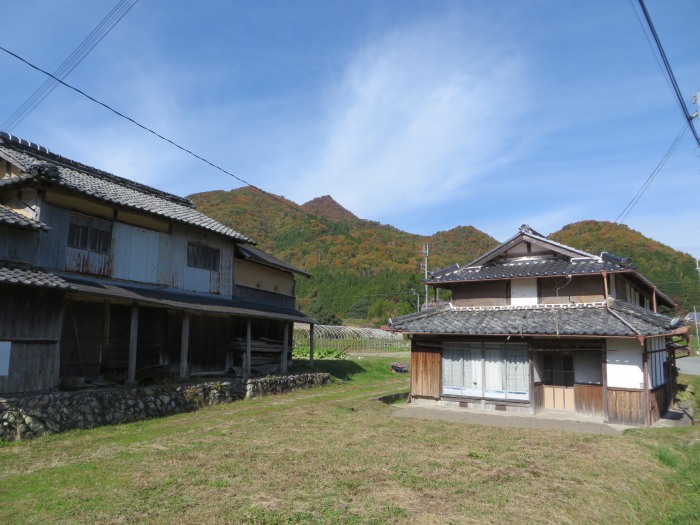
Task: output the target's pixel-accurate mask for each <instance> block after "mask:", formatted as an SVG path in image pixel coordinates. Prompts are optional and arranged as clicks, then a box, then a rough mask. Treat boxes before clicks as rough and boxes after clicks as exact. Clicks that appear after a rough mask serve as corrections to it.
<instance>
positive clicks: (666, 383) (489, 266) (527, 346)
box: [389, 226, 688, 425]
mask: <svg viewBox="0 0 700 525" xmlns="http://www.w3.org/2000/svg"><path fill="white" fill-rule="evenodd" d="M427 283H428V284H429V285H432V286H434V287H437V288H443V289H447V290H450V291H451V292H452V298H453V299H452V303H451V304H449V305H447V306H444V307H441V308H435V309H430V310H426V311H423V312H420V313H416V314H411V315H407V316H403V317H400V318H398V319H393V320H391V323H390V327H389V329H390V330H393V331H397V332H402V333H405V334H410V336H411V339H412V346H411V355H412V357H411V369H412V370H411V373H412V382H411V399H412V402H414V403H419V404H423V405H442V406H454V407H465V408H486V409H489V408H490V409H495V410H506V411H519V412H526V413H528V412H529V413H532V414H534V413H539V412H542V411H569V412H575V413H578V414H586V415H596V416H601V417H602V418H603V420H604V421H606V422H610V423H620V424H629V425H650V424H652V423H653V422H654V421H656V420H657V419H659V418H660V417H661V416H662V415H663V414H664V413H665V412H666V410H667V409H668V407H669V406H670V403H671V402H672V399H673V396H672V389H673V379H674V375H673V368H674V353H673V352H674V348H676V347H677V346H676V345H673V344H671V338H673V337H676V336H680V337H682V338H686V337H687V332H688V328H687V326H686V324H685V323H684V322H683V320H681V319H675V318H672V317H669V316H667V315H663V314H661V313H658V312H657V310H658V309H659V308H661V307H665V308H667V309H673V308H674V307H675V306H676V305H675V304H674V302H673V301H672V300H671V299H670V298H669V297H667V296H666V295H664V294H663V293H661V292H660V291H659V290H658V289H657V288H656V287H655V286H654V285H653V284H652V283H651V282H649V281H648V280H647V279H646V278H644V276H642V275H641V274H640V273H639V272H638V271H637V270H636V269H635V268H634V266H633V265H632V264H631V263H630V261H629V260H627V259H623V258H620V257H615V256H614V255H610V254H606V253H603V254H601V256H596V255H592V254H590V253H586V252H584V251H581V250H578V249H575V248H571V247H569V246H565V245H563V244H559V243H556V242H554V241H551V240H549V239H547V238H545V237H543V236H542V235H540V234H538V233H537V232H535V231H533V230H532V229H530V228H529V227H527V226H523V227H522V228H521V229H520V231H519V232H518V233H517V234H516V235H515V236H513V237H512V238H510V239H508V240H507V241H506V242H504V243H503V244H501V245H500V246H498V247H496V248H494V249H493V250H491V251H489V252H488V253H486V254H484V255H483V256H481V257H479V258H478V259H476V260H475V261H473V262H472V263H470V264H469V265H467V266H465V267H462V268H459V267H458V266H456V265H455V266H452V267H450V268H446V269H445V270H442V271H436V272H433V273H432V274H431V275H430V276H429V277H428V279H427Z"/></svg>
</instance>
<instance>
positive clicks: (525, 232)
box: [467, 224, 598, 267]
mask: <svg viewBox="0 0 700 525" xmlns="http://www.w3.org/2000/svg"><path fill="white" fill-rule="evenodd" d="M523 242H529V243H531V244H534V245H536V246H538V247H541V248H545V249H547V250H551V251H553V252H555V253H558V254H560V255H563V256H566V257H570V258H584V259H597V258H598V257H597V256H595V255H593V254H591V253H588V252H584V251H583V250H577V249H576V248H572V247H571V246H566V245H565V244H560V243H558V242H554V241H552V240H550V239H547V238H546V237H544V236H543V235H542V234H540V233H537V232H536V231H535V230H533V229H532V228H530V227H529V226H528V225H527V224H523V225H522V226H521V227H520V230H519V231H518V233H516V234H515V235H513V237H511V238H510V239H508V240H507V241H506V242H504V243H503V244H501V245H500V246H496V247H495V248H494V249H493V250H491V251H489V252H486V253H485V254H484V255H482V256H481V257H479V258H478V259H476V260H474V261H472V262H471V263H469V264H468V265H467V266H468V267H473V266H484V265H485V264H487V263H489V262H491V261H493V260H495V259H496V258H498V257H500V256H502V255H503V254H504V253H506V252H507V251H508V250H510V249H512V248H514V247H515V246H517V245H518V244H521V243H523Z"/></svg>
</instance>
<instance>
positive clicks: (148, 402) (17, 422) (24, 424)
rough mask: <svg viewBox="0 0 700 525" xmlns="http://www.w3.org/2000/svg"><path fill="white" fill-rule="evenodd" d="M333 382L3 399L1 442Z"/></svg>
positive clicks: (285, 379)
mask: <svg viewBox="0 0 700 525" xmlns="http://www.w3.org/2000/svg"><path fill="white" fill-rule="evenodd" d="M332 381H333V377H332V376H331V375H330V374H300V375H295V376H270V377H264V378H257V379H249V380H247V381H243V380H241V379H234V380H231V379H226V380H222V381H209V382H199V383H189V384H177V385H153V386H145V387H135V388H102V389H88V390H80V391H71V392H61V391H58V392H46V393H37V394H32V395H21V396H12V397H0V440H2V441H13V440H17V439H30V438H35V437H38V436H41V435H44V434H55V433H59V432H65V431H67V430H73V429H79V428H94V427H99V426H102V425H116V424H120V423H130V422H133V421H142V420H145V419H152V418H156V417H163V416H170V415H173V414H180V413H184V412H192V411H194V410H197V409H198V408H200V407H202V406H206V405H215V404H219V403H230V402H232V401H236V400H239V399H243V398H244V397H258V396H263V395H270V394H278V393H282V392H288V391H291V390H296V389H300V388H311V387H313V386H319V385H325V384H328V383H330V382H332Z"/></svg>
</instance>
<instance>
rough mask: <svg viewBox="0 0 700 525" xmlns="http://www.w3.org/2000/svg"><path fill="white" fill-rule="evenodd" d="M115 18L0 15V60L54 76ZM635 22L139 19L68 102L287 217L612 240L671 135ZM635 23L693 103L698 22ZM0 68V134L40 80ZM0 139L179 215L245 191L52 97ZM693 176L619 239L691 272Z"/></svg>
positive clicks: (89, 64) (38, 7)
mask: <svg viewBox="0 0 700 525" xmlns="http://www.w3.org/2000/svg"><path fill="white" fill-rule="evenodd" d="M115 3H116V0H109V1H107V0H104V1H97V2H95V1H87V0H62V1H61V2H55V1H48V0H47V1H39V0H37V1H33V0H26V1H24V2H6V3H5V4H4V5H3V8H2V13H3V16H2V18H3V31H2V33H1V34H0V45H2V46H3V47H7V48H9V49H10V50H12V51H14V52H16V53H18V54H20V55H22V56H23V57H24V58H26V59H27V60H29V61H31V62H33V63H35V64H36V65H38V66H39V67H42V68H44V69H47V70H50V71H53V70H54V69H55V68H56V67H58V65H60V63H61V62H62V61H63V60H64V59H65V58H66V57H67V56H68V55H69V54H70V53H71V51H72V50H73V49H74V48H75V47H76V46H77V45H78V44H79V43H80V42H81V41H82V39H83V38H84V37H85V36H86V35H87V34H88V33H89V32H90V31H91V30H92V29H93V28H94V27H95V26H96V25H97V24H98V23H99V22H100V20H101V19H102V18H103V17H104V15H105V14H106V13H107V12H108V11H109V10H110V9H111V8H112V7H113V6H114V4H115ZM636 4H637V3H636V1H635V2H630V1H628V0H609V1H591V2H580V1H573V0H556V1H555V0H552V1H537V0H532V1H506V0H503V1H498V2H492V1H474V0H464V1H454V2H453V1H441V0H431V1H417V0H404V1H398V0H393V1H382V0H371V1H361V0H353V1H347V2H326V1H320V0H317V1H305V0H300V1H294V2H289V1H268V0H260V1H255V2H253V1H249V2H240V1H239V2H233V1H223V0H222V1H214V0H200V1H197V2H186V1H182V0H174V1H170V2H165V1H162V0H161V1H155V0H141V1H140V2H139V3H137V4H136V6H135V7H134V8H133V9H132V10H131V11H130V12H129V14H127V16H126V17H125V18H124V19H123V20H122V21H121V22H120V23H119V24H118V25H117V26H116V27H115V28H114V30H113V31H112V32H111V33H110V34H109V35H108V36H107V37H106V38H105V39H104V40H103V41H102V42H101V43H100V44H99V45H98V46H97V47H96V48H95V49H94V50H93V51H92V52H91V54H90V55H89V56H88V57H87V58H86V59H85V60H84V61H83V62H82V63H81V64H80V65H79V66H78V67H77V68H76V69H75V70H74V71H73V72H72V73H71V74H70V75H69V76H68V77H67V78H66V81H67V82H69V83H71V84H73V85H75V86H77V87H79V88H80V89H82V90H84V91H86V92H87V93H89V94H90V95H92V96H94V97H95V98H97V99H99V100H101V101H103V102H105V103H107V104H109V105H111V106H113V107H114V108H116V109H118V110H119V111H121V112H123V113H125V114H127V115H129V116H131V117H133V118H135V119H137V120H139V121H140V122H142V123H144V124H145V125H146V126H149V127H151V128H153V129H155V130H157V131H158V132H159V133H162V134H163V135H165V136H167V137H169V138H171V139H172V140H174V141H175V142H178V143H180V144H182V145H183V146H186V147H188V148H190V149H192V150H193V151H195V152H196V153H198V154H199V155H202V156H204V157H206V158H207V159H209V160H211V161H212V162H214V163H217V164H219V165H221V166H223V167H224V168H226V169H227V170H229V171H231V172H233V173H235V174H237V175H239V176H240V177H241V178H243V179H245V180H247V181H249V182H251V183H253V184H255V185H257V186H259V187H262V188H263V189H265V190H267V191H269V192H271V193H275V194H279V195H284V196H285V197H287V198H289V199H292V200H294V201H295V202H298V203H300V204H301V203H303V202H306V201H308V200H310V199H312V198H314V197H318V196H321V195H327V194H328V195H331V196H333V198H335V199H336V200H337V201H338V202H339V203H341V204H342V205H343V206H345V207H346V208H348V209H349V210H350V211H352V212H354V213H355V214H356V215H358V216H359V217H362V218H365V219H371V220H375V221H379V222H382V223H388V224H391V225H393V226H396V227H398V228H400V229H402V230H405V231H409V232H412V233H420V234H432V233H435V232H437V231H440V230H448V229H450V228H453V227H454V226H457V225H473V226H476V227H477V228H479V229H481V230H484V231H485V232H486V233H488V234H490V235H493V236H494V237H496V238H497V239H499V240H505V239H506V238H508V237H510V236H511V235H513V234H514V233H515V232H516V231H517V228H518V227H519V226H520V225H521V224H523V223H527V224H529V225H530V226H532V227H533V228H534V229H536V230H538V231H540V232H542V233H545V234H549V233H551V232H553V231H555V230H558V229H559V228H561V227H562V226H564V225H565V224H568V223H571V222H575V221H579V220H584V219H597V220H615V218H616V217H617V216H618V215H619V214H620V212H622V210H623V208H624V207H625V206H626V205H627V203H628V202H629V200H630V199H632V197H634V195H635V193H636V192H637V190H638V189H639V188H640V187H641V185H642V183H643V182H644V181H645V180H646V178H647V177H648V176H649V175H650V173H651V172H652V170H653V169H654V168H655V167H656V165H657V164H658V162H659V161H660V160H661V159H662V157H663V156H664V154H665V153H666V151H667V150H668V148H669V146H670V145H671V143H672V142H673V141H674V139H675V138H676V136H677V135H678V133H679V132H680V130H681V128H682V126H683V119H682V116H681V112H680V110H679V108H678V104H677V102H676V100H675V99H674V98H673V95H672V92H671V89H670V88H669V86H668V84H667V81H666V79H665V78H664V76H663V74H662V72H661V70H660V67H659V65H658V64H657V62H656V59H655V57H654V55H653V54H652V50H651V48H650V46H649V44H648V42H647V40H646V37H645V34H644V32H643V29H642V26H640V23H639V21H638V20H637V16H636V14H635V10H634V7H636V8H637V9H638V7H637V5H636ZM633 5H634V7H633ZM647 7H648V9H649V11H650V13H651V16H652V18H653V20H654V23H655V25H656V29H657V31H658V33H659V36H660V38H661V40H662V43H663V44H664V47H665V50H666V53H667V56H668V58H669V61H670V63H671V65H672V66H673V68H674V72H675V74H676V78H677V80H678V84H679V86H680V88H681V91H682V93H683V94H684V95H685V96H686V98H687V99H688V101H689V99H690V95H691V94H692V93H694V92H696V91H700V54H699V53H698V51H697V4H696V3H694V2H692V1H691V0H675V1H673V2H668V1H663V0H647ZM0 67H2V70H3V73H4V74H3V79H4V82H3V96H2V97H0V121H2V120H5V118H6V117H7V116H9V115H10V114H11V113H12V112H13V111H14V110H15V109H16V108H17V107H18V106H19V105H20V104H21V103H22V102H23V101H24V100H25V98H26V97H27V96H28V95H29V94H31V93H32V92H33V91H34V89H36V87H38V86H39V84H40V83H41V82H43V80H44V77H43V76H42V75H41V74H39V73H37V72H35V71H33V70H31V69H29V68H28V67H27V66H26V65H24V64H22V63H21V62H19V61H17V60H16V59H15V58H12V57H10V56H8V55H6V54H4V53H1V52H0ZM688 107H689V109H693V110H694V109H696V108H693V107H692V106H691V105H690V104H689V105H688ZM698 127H700V125H698ZM6 131H11V132H13V133H14V134H16V135H19V136H21V137H23V138H26V139H28V140H31V141H34V142H37V143H39V144H41V145H43V146H46V147H48V148H49V149H50V150H52V151H54V152H56V153H59V154H62V155H64V156H67V157H69V158H72V159H74V160H78V161H80V162H83V163H86V164H89V165H93V166H96V167H99V168H102V169H105V170H107V171H110V172H112V173H115V174H117V175H120V176H123V177H128V178H131V179H135V180H138V181H140V182H143V183H146V184H149V185H152V186H156V187H159V188H162V189H165V190H168V191H171V192H173V193H176V194H179V195H188V194H191V193H195V192H200V191H207V190H214V189H224V190H229V189H232V188H235V187H239V186H240V185H241V183H240V182H238V181H236V180H235V179H233V178H231V177H229V176H227V175H224V174H222V173H220V172H218V171H216V170H214V169H213V168H211V167H209V166H207V165H205V164H202V163H201V162H200V161H198V160H196V159H193V158H191V157H189V156H187V155H186V154H184V153H183V152H181V151H180V150H177V149H175V148H173V147H172V146H170V145H168V144H165V143H163V142H161V141H160V140H159V139H157V138H156V137H154V136H152V135H150V134H148V133H146V132H144V131H142V130H140V129H139V128H136V127H134V126H133V125H132V124H129V123H127V122H125V121H123V120H120V119H119V118H117V117H116V116H114V115H113V114H111V113H109V112H107V111H105V110H104V108H101V107H100V106H98V105H96V104H94V103H92V102H89V101H88V100H86V99H84V98H82V97H81V96H79V95H77V94H75V93H73V92H71V91H69V90H67V89H65V88H64V87H61V86H59V87H58V88H57V89H56V90H55V91H54V92H53V93H52V94H51V95H50V96H49V97H48V98H47V99H46V100H45V101H44V102H43V103H42V104H41V105H40V106H39V107H38V108H37V109H35V110H34V111H33V112H32V113H31V114H30V115H29V116H27V117H26V118H25V119H24V120H23V121H22V122H21V123H20V124H19V125H18V126H16V127H15V128H13V129H12V130H6ZM699 155H700V150H699V149H698V148H697V146H696V145H694V143H693V139H692V136H691V134H690V133H686V134H685V136H684V138H683V141H682V142H681V143H680V145H679V146H678V148H677V150H676V151H675V153H674V154H673V156H672V157H671V158H670V160H669V161H668V163H667V164H666V166H665V167H664V169H663V170H662V171H661V172H660V173H659V175H658V176H657V177H656V179H655V181H654V182H653V184H652V185H651V187H650V188H649V190H648V191H647V192H646V194H645V196H644V197H643V198H642V200H641V201H640V202H639V203H638V204H637V206H636V207H635V208H634V209H633V211H632V212H631V213H630V214H629V216H628V217H627V219H626V220H625V221H624V222H625V223H626V224H628V225H629V226H630V227H631V228H634V229H636V230H639V231H641V232H642V233H644V234H645V235H648V236H650V237H652V238H654V239H657V240H659V241H661V242H664V243H665V244H668V245H670V246H673V247H674V248H677V249H681V250H683V251H687V252H689V253H692V254H693V255H695V256H700V238H698V236H699V235H700V228H699V227H698V226H699V225H700V221H699V220H698V219H699V217H698V211H697V210H698V208H697V205H696V202H697V201H698V199H700V195H697V193H698V192H697V190H698V188H700V177H699V175H700V157H699Z"/></svg>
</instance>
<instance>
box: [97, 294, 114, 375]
mask: <svg viewBox="0 0 700 525" xmlns="http://www.w3.org/2000/svg"><path fill="white" fill-rule="evenodd" d="M111 313H112V309H111V308H110V305H109V301H105V304H104V311H103V315H102V344H101V345H100V353H99V355H98V357H97V363H98V364H97V366H98V373H101V372H102V359H103V358H104V355H105V352H106V351H107V348H108V347H109V332H110V323H111V317H110V316H111Z"/></svg>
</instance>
